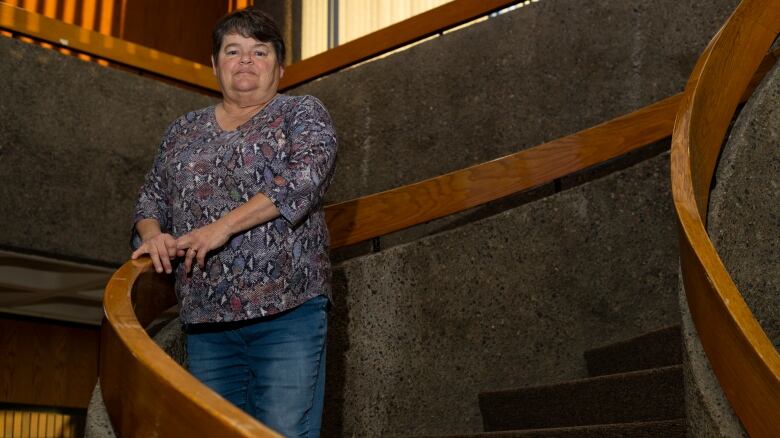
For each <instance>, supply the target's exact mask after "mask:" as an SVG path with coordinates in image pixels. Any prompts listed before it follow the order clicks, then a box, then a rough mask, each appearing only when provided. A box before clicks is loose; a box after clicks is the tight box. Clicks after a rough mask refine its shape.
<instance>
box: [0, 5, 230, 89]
mask: <svg viewBox="0 0 780 438" xmlns="http://www.w3.org/2000/svg"><path fill="white" fill-rule="evenodd" d="M0 28H3V29H7V30H10V31H12V32H16V33H19V34H22V35H29V36H32V37H34V38H36V39H38V40H42V41H48V42H51V43H53V44H54V45H56V46H61V47H68V48H72V49H75V50H77V51H79V52H83V53H88V54H90V55H95V56H98V57H101V58H104V59H107V60H109V61H114V62H118V63H120V64H125V65H129V66H132V67H135V68H139V69H141V70H146V71H150V72H153V73H156V74H159V75H162V76H165V77H169V78H173V79H177V80H179V81H182V82H186V83H189V84H193V85H196V86H199V87H203V88H206V89H209V90H216V91H218V90H219V86H218V85H217V80H216V78H214V74H213V72H212V70H211V67H210V66H205V65H202V64H199V63H195V62H192V61H187V60H185V59H182V58H179V57H177V56H171V55H168V54H166V53H162V52H160V51H157V50H152V49H149V48H148V47H144V46H141V45H138V44H135V43H131V42H128V41H124V40H121V39H118V38H114V37H111V36H106V35H102V34H100V33H98V32H95V31H90V30H87V29H84V28H81V27H78V26H74V25H71V24H67V23H64V22H62V21H59V20H55V19H53V18H48V17H45V16H43V15H39V14H35V13H32V12H28V11H25V10H23V9H19V8H14V7H11V6H8V5H7V4H4V3H0Z"/></svg>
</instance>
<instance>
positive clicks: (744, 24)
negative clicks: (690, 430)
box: [672, 0, 780, 437]
mask: <svg viewBox="0 0 780 438" xmlns="http://www.w3.org/2000/svg"><path fill="white" fill-rule="evenodd" d="M779 31H780V2H777V0H743V2H742V3H740V5H739V6H738V8H737V10H736V11H735V12H734V14H732V16H731V17H730V18H729V20H728V22H727V23H726V24H725V25H724V27H723V28H722V29H721V30H720V32H718V34H717V35H716V36H715V37H714V38H713V40H712V41H711V42H710V44H709V46H708V47H707V49H706V50H705V51H704V53H703V54H702V56H701V57H700V58H699V61H698V62H697V64H696V67H695V68H694V71H693V73H692V75H691V78H690V80H689V83H688V86H687V87H686V90H685V93H684V95H683V99H682V101H681V104H680V111H679V113H678V115H677V121H676V123H675V128H674V134H673V137H672V193H673V196H674V204H675V210H676V213H677V220H678V224H679V229H680V232H679V235H680V263H681V267H682V274H683V281H684V284H685V293H686V296H687V299H688V305H689V307H690V310H691V315H692V316H693V321H694V323H695V325H696V330H697V332H698V334H699V338H700V339H701V343H702V345H703V346H704V351H705V352H706V354H707V358H708V359H709V362H710V364H711V365H712V369H713V370H714V371H715V375H716V376H717V378H718V381H719V382H720V385H721V387H722V388H723V391H724V393H725V394H726V397H727V398H728V400H729V402H730V403H731V406H732V407H733V408H734V411H735V412H736V413H737V415H738V416H739V418H740V420H741V422H742V424H743V425H744V427H745V429H746V430H747V431H748V433H749V434H750V436H754V437H776V436H778V435H779V434H780V416H778V415H777V414H778V412H780V355H778V352H777V350H776V349H775V347H774V345H773V344H772V342H771V341H770V340H769V338H768V337H767V335H766V333H764V331H763V330H762V329H761V326H760V325H759V324H758V322H757V321H756V319H755V318H754V316H753V315H752V313H751V311H750V309H749V308H748V306H747V304H746V303H745V301H744V299H743V298H742V295H741V294H740V293H739V290H737V287H736V285H735V284H734V282H733V280H732V279H731V277H730V276H729V274H728V272H727V271H726V268H725V266H724V265H723V262H722V261H721V260H720V257H719V256H718V254H717V252H716V250H715V247H714V246H713V244H712V242H711V241H710V239H709V236H708V235H707V231H706V228H705V223H706V217H707V206H708V200H709V191H710V184H711V181H712V176H713V174H714V172H715V167H716V165H717V159H718V156H719V154H720V149H721V145H722V143H723V140H724V137H725V135H726V132H727V129H728V126H729V124H730V122H731V120H732V118H733V114H734V112H735V110H736V108H737V105H738V103H739V101H740V98H743V97H744V95H745V93H744V90H745V88H748V87H750V84H752V83H755V81H754V80H751V77H755V75H754V73H753V72H754V71H755V70H756V69H757V68H758V69H760V67H762V66H763V67H766V66H767V64H768V62H767V61H766V58H765V53H766V51H767V50H768V49H769V47H770V46H771V44H772V42H773V41H774V40H775V38H776V36H777V34H778V32H779ZM762 58H764V60H763V61H762ZM724 84H728V86H724Z"/></svg>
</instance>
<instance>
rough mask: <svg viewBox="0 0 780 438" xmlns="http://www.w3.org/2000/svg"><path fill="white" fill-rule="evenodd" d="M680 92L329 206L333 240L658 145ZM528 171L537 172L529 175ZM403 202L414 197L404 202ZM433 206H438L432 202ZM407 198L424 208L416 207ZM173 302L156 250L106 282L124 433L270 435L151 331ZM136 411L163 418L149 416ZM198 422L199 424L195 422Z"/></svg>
mask: <svg viewBox="0 0 780 438" xmlns="http://www.w3.org/2000/svg"><path fill="white" fill-rule="evenodd" d="M774 60H775V57H773V56H769V57H767V58H766V59H765V62H764V63H763V64H762V67H761V68H759V70H758V71H757V72H756V75H755V76H754V81H753V83H757V82H758V80H759V79H760V78H761V77H763V74H764V73H765V72H766V71H768V69H769V67H771V65H772V64H773V63H774ZM748 91H749V90H747V91H746V93H745V95H746V96H747V95H749V92H748ZM680 98H681V96H680V95H676V96H672V97H670V98H667V99H664V100H662V101H660V102H657V103H655V104H653V105H650V106H648V107H645V108H643V109H641V110H638V111H636V112H633V113H631V114H628V115H626V116H623V117H618V118H617V119H614V120H612V121H610V122H606V123H604V124H601V125H598V126H596V127H594V128H590V129H586V130H584V131H582V132H580V133H577V134H574V135H572V136H569V137H564V138H562V139H559V140H555V141H552V142H549V143H546V144H544V145H541V146H538V147H536V148H533V149H529V150H526V151H522V152H519V153H517V154H512V155H509V156H507V157H504V158H501V159H497V160H493V161H491V162H488V163H484V164H481V165H477V166H473V167H471V168H468V169H464V170H461V171H458V172H453V173H451V174H447V175H443V176H441V177H438V178H432V179H430V180H426V181H423V182H420V183H416V184H412V185H410V186H406V187H402V188H399V189H395V190H390V191H387V192H383V193H379V194H377V195H373V196H368V197H364V198H359V199H356V200H353V201H349V202H345V203H341V204H336V205H334V206H328V207H326V212H327V214H328V220H329V227H330V229H331V232H332V233H333V234H332V246H333V247H338V246H343V245H345V244H349V243H354V242H356V241H359V240H361V239H367V238H370V237H374V236H377V235H381V234H386V233H389V232H392V231H396V230H399V229H401V228H404V227H407V226H412V225H415V224H419V223H423V222H425V221H428V220H430V219H432V218H434V217H440V216H442V215H445V214H448V213H447V212H449V213H455V212H458V211H462V210H464V209H466V208H470V207H473V206H476V205H479V204H480V203H485V202H489V201H492V200H495V199H498V198H500V197H503V196H506V195H509V194H511V193H514V192H516V191H521V190H524V189H527V188H530V187H535V186H537V185H539V184H543V183H546V182H549V181H550V180H552V179H554V178H558V177H561V176H565V175H567V174H570V173H573V172H577V171H579V170H582V169H584V168H586V167H588V166H591V165H594V164H598V163H600V162H602V161H603V160H608V159H610V158H613V157H615V156H618V155H620V154H622V153H626V152H628V151H630V150H633V149H636V148H638V147H641V146H643V145H647V144H649V143H652V142H654V141H656V140H658V139H660V138H663V137H665V136H668V135H669V134H670V130H671V126H672V119H671V117H672V115H673V114H674V112H675V111H676V110H677V107H678V102H679V100H680ZM551 163H552V164H551ZM536 166H539V168H535V167H536ZM524 172H528V175H529V176H524V175H523V173H524ZM503 186H505V187H503ZM471 196H473V198H472V199H470V197H471ZM403 200H408V203H407V204H403V203H402V201H403ZM428 204H430V205H433V206H435V207H433V208H425V205H428ZM404 205H405V206H404ZM409 206H413V207H412V209H418V208H419V209H420V210H421V211H420V212H418V213H415V212H414V211H411V212H410V211H409V210H410V208H409ZM372 209H374V211H371V210H372ZM396 209H399V210H400V211H403V212H405V214H399V212H396V211H395V210H396ZM385 216H387V218H386V219H384V217H385ZM404 216H410V217H411V219H406V218H404ZM371 221H376V222H377V223H372V222H371ZM361 228H365V230H361ZM175 302H176V298H175V294H174V291H173V288H172V286H171V284H170V283H169V282H168V280H167V278H166V277H165V276H160V275H157V274H154V273H153V272H152V267H151V262H150V261H149V259H148V258H147V259H144V260H142V261H129V262H127V263H125V265H123V266H122V267H121V268H120V269H119V270H118V271H117V272H116V273H115V274H114V276H113V277H112V279H111V281H110V283H109V285H108V287H107V288H106V294H105V298H104V308H105V312H106V322H105V324H104V327H103V334H102V342H101V345H102V348H101V385H102V388H103V397H104V401H105V404H106V407H107V409H108V412H109V415H110V416H111V419H112V423H113V424H114V427H115V428H116V429H117V430H119V431H120V432H122V435H143V436H146V435H153V434H154V433H157V432H161V431H162V432H164V433H160V434H161V435H172V436H176V435H177V434H179V432H180V431H181V430H193V429H194V430H196V431H197V432H201V431H202V432H203V434H204V436H205V435H211V436H224V435H225V434H226V433H228V432H229V433H231V434H233V435H237V436H249V435H252V436H272V435H270V434H271V432H270V431H268V430H267V429H264V428H263V427H262V425H260V424H259V423H257V422H256V421H254V420H253V419H252V418H249V417H247V416H246V415H245V414H243V413H242V412H240V411H238V412H237V411H236V408H235V407H233V406H232V405H230V404H229V403H227V402H225V401H224V400H223V399H221V398H220V397H219V396H217V395H216V394H214V393H213V392H211V391H209V390H208V389H207V388H206V387H205V386H203V385H202V384H200V383H199V382H198V381H197V380H195V379H194V378H193V377H192V376H191V375H190V374H189V373H187V371H186V370H185V369H183V368H182V367H180V366H179V365H178V364H176V363H175V362H174V361H173V360H172V359H171V358H170V357H169V356H168V355H166V354H165V352H163V351H162V350H161V349H160V348H159V347H158V346H157V345H156V344H155V343H154V342H153V341H152V340H151V339H150V338H149V336H148V335H147V334H146V332H145V331H144V330H143V327H145V326H147V325H148V324H149V323H150V322H151V321H152V320H154V318H155V317H156V315H159V314H160V313H161V312H162V311H164V310H165V309H166V308H168V307H170V306H171V305H172V304H174V303H175ZM136 418H150V419H154V420H155V421H143V422H141V421H137V420H135V419H136ZM193 422H196V423H197V427H193V425H194V423H193ZM211 423H214V424H211ZM263 434H266V435H263Z"/></svg>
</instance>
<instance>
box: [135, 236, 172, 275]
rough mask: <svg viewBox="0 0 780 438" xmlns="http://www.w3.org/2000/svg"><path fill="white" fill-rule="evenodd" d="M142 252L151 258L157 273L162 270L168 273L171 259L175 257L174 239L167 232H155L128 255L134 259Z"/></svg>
mask: <svg viewBox="0 0 780 438" xmlns="http://www.w3.org/2000/svg"><path fill="white" fill-rule="evenodd" d="M144 254H148V255H149V257H150V258H151V259H152V263H153V264H154V269H155V271H157V273H158V274H162V272H163V270H165V272H166V273H168V274H170V273H171V272H173V268H172V266H171V259H172V258H174V257H176V239H175V238H174V237H173V236H171V235H170V234H167V233H160V234H157V235H155V236H154V237H150V238H148V239H146V240H144V243H142V244H141V246H139V247H138V249H136V250H135V251H133V254H132V255H131V256H130V257H131V258H132V259H133V260H135V259H137V258H138V257H140V256H142V255H144Z"/></svg>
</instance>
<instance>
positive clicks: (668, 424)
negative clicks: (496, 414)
mask: <svg viewBox="0 0 780 438" xmlns="http://www.w3.org/2000/svg"><path fill="white" fill-rule="evenodd" d="M528 437H540V438H628V437H631V438H684V437H685V419H683V418H679V419H676V420H664V421H647V422H637V423H620V424H597V425H591V426H577V427H558V428H552V429H526V430H507V431H501V432H482V433H474V434H466V435H440V436H437V437H433V436H425V437H416V438H528Z"/></svg>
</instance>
